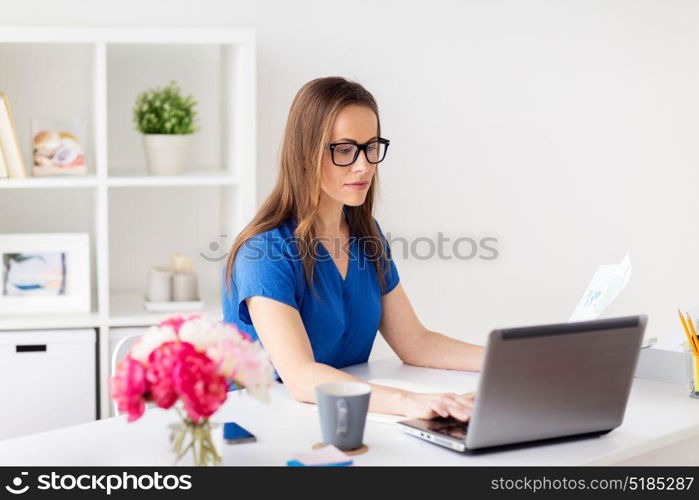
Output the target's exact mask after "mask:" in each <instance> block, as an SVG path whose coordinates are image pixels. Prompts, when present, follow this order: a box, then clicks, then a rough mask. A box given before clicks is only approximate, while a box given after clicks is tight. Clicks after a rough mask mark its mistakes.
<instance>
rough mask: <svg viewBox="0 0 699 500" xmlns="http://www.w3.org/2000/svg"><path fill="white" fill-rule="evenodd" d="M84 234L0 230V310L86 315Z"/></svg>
mask: <svg viewBox="0 0 699 500" xmlns="http://www.w3.org/2000/svg"><path fill="white" fill-rule="evenodd" d="M90 298H91V296H90V237H89V235H88V234H87V233H47V234H0V314H4V315H7V314H60V313H89V312H90V309H91V302H90Z"/></svg>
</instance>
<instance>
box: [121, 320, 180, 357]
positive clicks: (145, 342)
mask: <svg viewBox="0 0 699 500" xmlns="http://www.w3.org/2000/svg"><path fill="white" fill-rule="evenodd" d="M176 340H177V334H175V330H174V329H173V328H172V327H171V326H151V327H150V328H149V329H148V330H147V331H146V333H144V334H143V336H142V337H141V338H140V339H139V340H138V342H136V343H135V344H134V345H133V347H131V351H130V354H131V357H132V358H133V359H135V360H137V361H140V362H141V363H144V364H146V363H148V356H150V353H151V352H153V351H154V350H155V349H157V348H158V347H160V346H161V345H162V344H164V343H165V342H173V341H176Z"/></svg>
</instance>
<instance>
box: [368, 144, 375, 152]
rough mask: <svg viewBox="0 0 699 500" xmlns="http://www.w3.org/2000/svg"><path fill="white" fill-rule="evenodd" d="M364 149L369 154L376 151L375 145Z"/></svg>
mask: <svg viewBox="0 0 699 500" xmlns="http://www.w3.org/2000/svg"><path fill="white" fill-rule="evenodd" d="M366 149H367V151H369V152H374V151H376V144H372V145H371V146H367V148H366Z"/></svg>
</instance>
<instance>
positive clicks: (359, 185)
mask: <svg viewBox="0 0 699 500" xmlns="http://www.w3.org/2000/svg"><path fill="white" fill-rule="evenodd" d="M345 186H347V187H348V188H351V189H366V188H367V187H369V183H368V182H353V183H351V184H345Z"/></svg>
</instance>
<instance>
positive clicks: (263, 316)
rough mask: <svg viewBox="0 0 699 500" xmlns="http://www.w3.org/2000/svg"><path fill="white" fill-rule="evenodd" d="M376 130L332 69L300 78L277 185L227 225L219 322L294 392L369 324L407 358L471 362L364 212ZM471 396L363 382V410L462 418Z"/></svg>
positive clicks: (366, 344) (474, 363)
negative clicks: (235, 231)
mask: <svg viewBox="0 0 699 500" xmlns="http://www.w3.org/2000/svg"><path fill="white" fill-rule="evenodd" d="M388 144H389V141H388V140H386V139H383V138H381V126H380V122H379V113H378V107H377V105H376V102H375V100H374V98H373V96H372V95H371V94H370V93H369V92H368V91H367V90H365V89H364V88H363V87H362V86H361V85H359V84H357V83H354V82H350V81H347V80H345V79H344V78H339V77H329V78H319V79H316V80H313V81H311V82H309V83H307V84H306V85H304V86H303V87H302V88H301V90H299V92H298V94H297V95H296V97H295V99H294V102H293V104H292V106H291V109H290V112H289V117H288V121H287V125H286V131H285V135H284V143H283V147H282V152H281V162H280V171H279V177H278V180H277V184H276V186H275V188H274V190H273V191H272V194H271V195H270V196H269V197H268V198H267V200H266V201H265V202H264V204H263V205H262V207H261V208H260V209H259V211H258V212H257V215H256V216H255V217H254V219H253V220H252V222H251V223H250V224H249V225H248V226H247V227H246V228H245V229H244V230H243V231H242V232H241V233H240V235H238V237H237V239H236V241H235V242H234V244H233V246H232V249H231V253H230V255H229V258H228V263H227V266H226V269H225V283H224V285H225V288H224V295H223V310H224V321H225V322H229V323H235V324H236V325H237V326H238V327H239V328H240V330H241V331H244V332H246V333H248V334H249V335H250V336H251V337H252V338H253V339H258V338H259V340H260V342H261V343H262V344H263V345H264V347H265V350H266V351H267V353H268V355H269V357H270V359H271V361H272V364H273V365H274V367H275V369H276V371H277V373H278V376H279V377H280V378H281V379H282V380H283V382H284V384H285V385H286V386H287V388H288V389H289V391H290V392H291V394H292V395H293V396H294V397H295V398H296V399H298V400H300V401H305V402H315V394H314V388H315V386H316V385H318V384H320V383H323V382H335V381H356V380H358V379H357V378H356V377H354V376H352V375H349V374H346V373H344V372H342V371H340V370H339V369H338V368H342V367H344V366H348V365H352V364H356V363H362V362H365V361H366V360H367V359H368V357H369V352H370V350H371V347H372V345H373V342H374V338H375V336H376V331H377V329H378V330H380V331H381V334H382V335H383V336H384V338H385V339H386V341H387V342H388V344H389V345H390V346H391V348H392V349H393V350H394V351H395V352H396V354H397V355H398V356H399V357H400V359H401V360H402V361H403V362H404V363H407V364H411V365H417V366H429V367H434V368H445V369H454V370H470V371H479V370H480V369H481V366H482V363H483V347H481V346H476V345H473V344H469V343H466V342H461V341H458V340H456V339H452V338H449V337H447V336H445V335H442V334H440V333H436V332H433V331H430V330H428V329H427V328H425V327H424V326H423V325H422V323H420V321H419V320H418V318H417V316H416V315H415V312H414V311H413V308H412V306H411V305H410V302H409V300H408V297H407V296H406V294H405V292H404V291H403V288H402V286H401V284H400V283H399V277H398V271H397V269H396V265H395V263H394V262H393V260H392V259H391V258H390V248H389V247H388V244H387V242H386V239H385V237H384V235H383V233H382V232H381V229H380V227H379V225H378V223H377V222H376V220H375V219H374V218H373V216H372V209H373V206H374V195H375V193H376V189H377V183H378V175H377V172H376V165H377V164H378V163H380V162H381V161H382V160H383V159H384V156H385V154H386V150H387V148H388ZM472 406H473V396H462V395H457V394H454V393H449V394H417V393H412V392H409V391H404V390H399V389H396V388H391V387H386V386H380V385H372V396H371V400H370V406H369V410H370V411H373V412H380V413H390V414H395V415H405V416H407V417H412V418H428V419H429V418H434V417H436V416H442V417H448V416H453V417H456V418H457V419H460V420H468V418H469V416H470V412H471V408H472Z"/></svg>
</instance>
